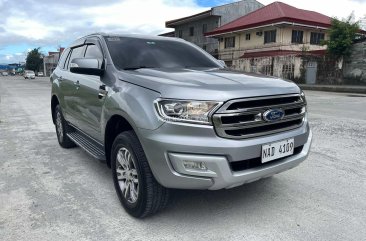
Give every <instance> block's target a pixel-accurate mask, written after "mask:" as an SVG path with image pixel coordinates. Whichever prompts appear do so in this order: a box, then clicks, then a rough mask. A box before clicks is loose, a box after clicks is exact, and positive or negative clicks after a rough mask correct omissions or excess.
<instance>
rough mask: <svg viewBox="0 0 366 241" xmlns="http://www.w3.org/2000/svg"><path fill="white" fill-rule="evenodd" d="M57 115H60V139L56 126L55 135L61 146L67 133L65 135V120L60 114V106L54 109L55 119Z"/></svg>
mask: <svg viewBox="0 0 366 241" xmlns="http://www.w3.org/2000/svg"><path fill="white" fill-rule="evenodd" d="M57 113H60V115H61V125H62V139H60V137H59V134H58V131H57V124H56V125H55V126H56V135H57V140H58V142H59V143H60V145H61V146H62V145H63V144H64V142H65V138H66V134H67V133H66V125H65V119H64V116H63V114H62V111H61V107H60V105H58V106H56V108H55V118H56V119H57ZM56 119H55V121H57V120H56Z"/></svg>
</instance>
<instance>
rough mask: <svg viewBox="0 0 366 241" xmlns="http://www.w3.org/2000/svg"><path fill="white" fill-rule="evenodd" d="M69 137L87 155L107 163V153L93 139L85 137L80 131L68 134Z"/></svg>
mask: <svg viewBox="0 0 366 241" xmlns="http://www.w3.org/2000/svg"><path fill="white" fill-rule="evenodd" d="M67 136H68V137H70V139H71V140H72V141H73V142H75V144H76V145H78V146H80V147H81V148H83V149H84V150H85V151H86V152H87V153H89V154H90V155H92V156H93V157H94V158H96V159H98V160H101V161H105V160H106V157H105V152H104V148H103V146H102V145H100V144H99V143H97V142H96V141H94V140H93V139H91V138H90V137H88V136H86V135H84V134H83V133H81V132H80V131H78V130H76V129H75V130H73V131H72V132H69V133H67Z"/></svg>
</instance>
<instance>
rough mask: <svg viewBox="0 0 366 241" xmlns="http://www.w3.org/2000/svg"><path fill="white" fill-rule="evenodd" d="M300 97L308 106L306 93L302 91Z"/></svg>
mask: <svg viewBox="0 0 366 241" xmlns="http://www.w3.org/2000/svg"><path fill="white" fill-rule="evenodd" d="M300 97H301V99H302V101H303V102H304V103H305V105H306V98H305V93H304V91H301V93H300Z"/></svg>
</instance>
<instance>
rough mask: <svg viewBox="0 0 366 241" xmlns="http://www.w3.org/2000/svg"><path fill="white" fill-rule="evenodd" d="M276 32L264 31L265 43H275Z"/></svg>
mask: <svg viewBox="0 0 366 241" xmlns="http://www.w3.org/2000/svg"><path fill="white" fill-rule="evenodd" d="M276 34H277V31H276V30H271V31H264V43H265V44H268V43H275V42H276Z"/></svg>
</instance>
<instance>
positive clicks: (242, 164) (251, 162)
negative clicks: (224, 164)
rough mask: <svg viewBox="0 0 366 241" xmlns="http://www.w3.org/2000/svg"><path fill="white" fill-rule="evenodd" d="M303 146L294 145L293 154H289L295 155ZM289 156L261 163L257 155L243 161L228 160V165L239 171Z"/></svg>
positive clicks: (263, 165) (278, 160) (269, 163)
mask: <svg viewBox="0 0 366 241" xmlns="http://www.w3.org/2000/svg"><path fill="white" fill-rule="evenodd" d="M303 147H304V146H298V147H295V149H294V154H292V155H291V156H295V155H297V154H299V153H300V152H301V151H302V149H303ZM291 156H286V157H283V158H279V159H277V160H274V161H270V162H266V163H262V159H261V157H257V158H253V159H248V160H243V161H236V162H230V167H231V170H232V171H233V172H239V171H244V170H248V169H251V168H256V167H265V166H267V165H271V164H275V163H278V162H281V161H282V160H284V159H286V158H289V157H291Z"/></svg>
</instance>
